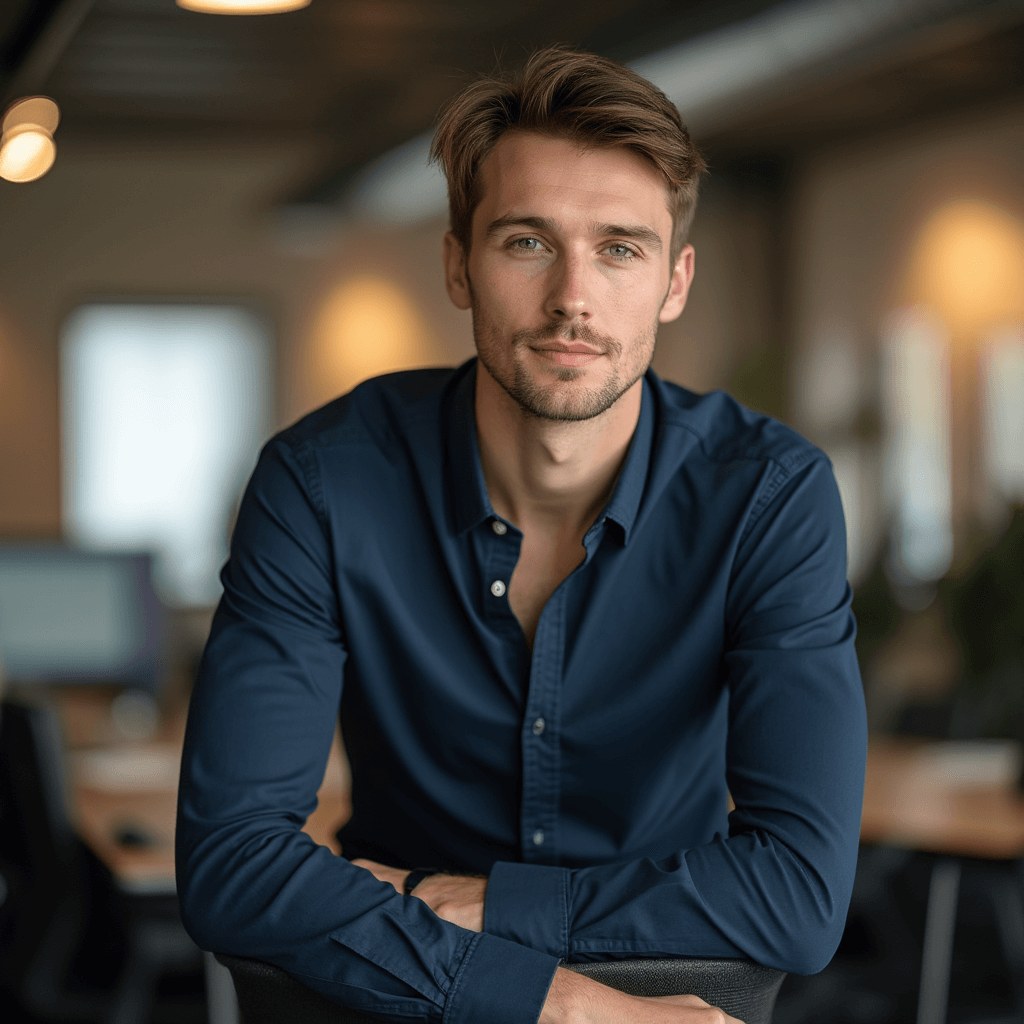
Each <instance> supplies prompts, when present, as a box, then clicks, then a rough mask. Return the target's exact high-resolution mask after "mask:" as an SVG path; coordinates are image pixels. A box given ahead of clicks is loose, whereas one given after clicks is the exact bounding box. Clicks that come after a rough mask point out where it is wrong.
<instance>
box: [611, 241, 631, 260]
mask: <svg viewBox="0 0 1024 1024" xmlns="http://www.w3.org/2000/svg"><path fill="white" fill-rule="evenodd" d="M605 252H606V253H608V254H609V255H610V256H611V257H612V259H616V260H623V261H626V260H632V259H635V258H636V253H635V252H634V251H633V250H632V249H631V248H630V247H629V246H628V245H625V244H623V243H622V242H615V243H613V244H612V245H609V246H608V248H607V249H605Z"/></svg>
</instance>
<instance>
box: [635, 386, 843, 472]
mask: <svg viewBox="0 0 1024 1024" xmlns="http://www.w3.org/2000/svg"><path fill="white" fill-rule="evenodd" d="M652 376H653V375H652ZM651 383H652V386H653V388H654V390H655V395H656V398H657V401H658V421H659V426H660V427H661V429H662V431H663V432H664V433H665V435H666V439H668V437H669V436H671V435H677V436H678V437H679V439H680V440H684V439H685V447H686V448H688V449H692V447H693V443H694V442H696V445H697V447H698V448H699V451H700V454H701V456H702V457H703V458H704V459H706V460H707V461H708V462H710V463H716V464H719V465H727V464H730V463H732V464H744V463H745V464H748V465H749V464H751V463H755V464H761V465H765V464H771V465H773V466H775V467H777V468H778V470H779V471H780V472H781V473H782V475H783V476H787V477H788V476H791V475H793V474H795V473H798V472H799V471H800V470H801V469H803V468H804V467H805V466H807V465H809V464H810V463H814V462H823V463H824V464H825V465H828V457H827V456H826V455H825V453H824V452H822V451H821V449H820V448H817V447H816V446H815V445H813V444H811V442H810V441H808V440H807V439H806V438H805V437H802V436H801V435H800V434H798V433H797V432H796V431H795V430H793V429H792V428H791V427H787V426H786V425H785V424H784V423H781V422H780V421H779V420H777V419H774V418H773V417H771V416H766V415H765V414H764V413H759V412H755V411H754V410H752V409H748V408H747V407H746V406H744V405H743V404H741V403H740V402H738V401H737V400H736V399H735V398H733V397H732V396H731V395H729V394H727V393H726V392H724V391H711V392H708V393H707V394H703V395H701V394H696V393H695V392H692V391H688V390H687V389H686V388H683V387H680V386H679V385H678V384H672V383H669V382H668V381H663V380H661V379H660V378H657V377H653V380H652V381H651Z"/></svg>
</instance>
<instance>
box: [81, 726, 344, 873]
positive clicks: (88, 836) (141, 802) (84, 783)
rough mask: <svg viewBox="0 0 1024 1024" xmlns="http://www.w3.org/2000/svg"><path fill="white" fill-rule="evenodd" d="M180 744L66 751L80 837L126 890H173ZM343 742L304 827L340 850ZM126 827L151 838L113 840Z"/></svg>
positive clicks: (334, 748)
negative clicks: (134, 842) (138, 842)
mask: <svg viewBox="0 0 1024 1024" xmlns="http://www.w3.org/2000/svg"><path fill="white" fill-rule="evenodd" d="M180 760H181V747H180V744H178V743H169V742H157V743H149V744H146V745H145V746H142V747H134V748H133V747H115V748H109V749H99V750H84V751H75V752H73V753H72V754H71V781H72V786H71V790H72V794H71V795H72V813H73V815H74V818H75V821H76V824H77V828H78V831H79V834H80V835H81V837H82V838H83V839H84V840H85V842H86V843H87V844H88V845H89V847H90V848H91V849H92V851H93V852H94V853H95V854H96V855H97V856H98V857H99V858H100V860H101V861H102V862H103V863H104V864H105V865H106V866H107V867H108V868H109V869H110V871H111V873H112V874H113V875H114V877H115V878H116V879H117V881H118V884H119V885H121V886H122V887H123V888H125V889H128V890H131V891H146V892H154V891H159V892H169V893H172V892H174V822H175V816H176V812H177V798H178V794H177V783H178V764H179V762H180ZM345 772H346V768H345V761H344V757H343V755H342V752H341V745H340V741H339V740H338V738H337V737H336V738H335V742H334V745H333V746H332V748H331V753H330V756H329V758H328V763H327V770H326V772H325V773H324V780H323V783H322V784H321V786H320V790H319V792H318V793H317V800H318V804H317V809H316V810H315V811H314V812H313V814H311V815H310V817H309V819H308V820H307V822H306V824H305V826H304V827H303V831H304V832H306V833H308V834H309V835H310V836H312V837H313V839H314V840H315V841H316V842H317V843H319V844H320V845H321V846H327V847H330V848H331V849H332V850H333V851H334V852H335V853H340V848H339V846H338V842H337V840H336V839H335V838H334V833H335V831H336V830H337V829H338V828H339V827H340V826H341V825H342V823H343V822H344V821H345V820H346V819H347V818H348V816H349V814H350V813H351V805H350V802H349V797H348V785H347V781H346V775H345ZM126 826H131V827H132V828H133V829H138V830H140V831H142V832H144V833H145V834H146V835H148V836H150V837H151V838H152V839H153V842H152V844H151V845H148V846H126V845H124V844H122V843H119V842H118V841H117V838H116V836H117V833H118V831H119V829H123V828H124V827H126Z"/></svg>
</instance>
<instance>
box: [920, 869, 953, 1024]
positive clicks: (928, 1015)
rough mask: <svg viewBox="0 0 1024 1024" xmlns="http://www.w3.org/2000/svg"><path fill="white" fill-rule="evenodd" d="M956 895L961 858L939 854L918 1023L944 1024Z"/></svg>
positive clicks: (923, 957) (928, 919) (927, 925)
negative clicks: (959, 859) (940, 855)
mask: <svg viewBox="0 0 1024 1024" xmlns="http://www.w3.org/2000/svg"><path fill="white" fill-rule="evenodd" d="M959 895H960V862H959V861H958V860H956V859H955V858H951V857H940V858H938V859H937V860H936V861H935V864H934V865H933V866H932V878H931V885H930V886H929V890H928V912H927V915H926V917H925V923H924V950H923V951H922V955H921V991H920V993H919V995H918V1002H917V1024H945V1021H946V1009H947V1004H948V1002H949V973H950V967H951V965H952V961H953V936H954V933H955V932H956V905H957V899H958V897H959Z"/></svg>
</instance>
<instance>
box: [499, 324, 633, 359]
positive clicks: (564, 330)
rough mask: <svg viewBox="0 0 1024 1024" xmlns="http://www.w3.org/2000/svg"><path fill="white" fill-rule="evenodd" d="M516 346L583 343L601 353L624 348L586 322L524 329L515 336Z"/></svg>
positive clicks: (544, 325)
mask: <svg viewBox="0 0 1024 1024" xmlns="http://www.w3.org/2000/svg"><path fill="white" fill-rule="evenodd" d="M513 339H514V340H515V342H516V344H520V345H529V344H530V343H532V342H533V343H535V342H538V341H569V342H572V341H582V342H583V344H584V345H590V346H592V347H593V348H595V349H598V350H599V351H601V352H613V353H614V352H618V351H619V350H620V349H621V348H622V346H621V345H620V344H619V342H617V341H616V340H615V339H614V338H613V337H611V335H608V334H601V333H600V332H598V331H595V330H594V328H593V327H591V326H590V325H589V324H587V323H585V322H584V321H575V320H574V321H571V322H570V323H565V322H563V321H558V320H551V321H549V322H548V323H546V324H542V325H541V326H540V327H524V328H522V329H521V330H518V331H516V332H515V334H514V335H513Z"/></svg>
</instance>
